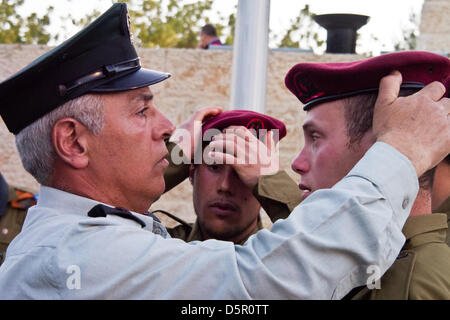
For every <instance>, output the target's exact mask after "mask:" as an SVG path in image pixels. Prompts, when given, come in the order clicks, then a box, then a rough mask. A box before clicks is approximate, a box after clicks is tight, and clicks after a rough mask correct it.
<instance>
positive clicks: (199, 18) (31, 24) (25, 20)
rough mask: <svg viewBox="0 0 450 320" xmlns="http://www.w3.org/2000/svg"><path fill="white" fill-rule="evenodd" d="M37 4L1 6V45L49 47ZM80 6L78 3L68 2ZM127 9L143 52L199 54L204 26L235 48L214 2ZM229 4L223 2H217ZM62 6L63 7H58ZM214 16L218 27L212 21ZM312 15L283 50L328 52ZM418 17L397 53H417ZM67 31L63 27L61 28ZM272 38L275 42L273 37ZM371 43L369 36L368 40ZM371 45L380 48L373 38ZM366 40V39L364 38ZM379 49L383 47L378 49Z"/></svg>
mask: <svg viewBox="0 0 450 320" xmlns="http://www.w3.org/2000/svg"><path fill="white" fill-rule="evenodd" d="M31 1H33V5H36V3H38V0H0V43H22V44H48V43H49V41H50V40H56V39H57V38H58V36H59V34H53V35H52V34H51V33H50V32H49V31H48V27H49V26H50V24H51V22H52V21H53V17H51V13H52V12H53V7H51V6H50V7H48V8H47V9H46V11H45V13H44V14H43V15H42V16H40V15H37V14H36V13H30V14H25V15H24V14H23V13H22V14H21V12H22V11H23V12H24V10H22V9H23V7H24V4H25V3H27V4H29V3H30V2H31ZM66 1H72V2H74V3H76V0H66ZM109 1H110V2H111V4H113V3H115V2H118V1H119V2H126V3H127V4H128V9H129V14H130V19H131V25H132V32H133V35H134V40H135V42H136V43H137V44H138V45H140V46H143V47H151V48H155V47H163V48H167V47H171V48H195V47H196V46H197V43H198V40H199V33H200V29H201V27H202V26H203V25H205V24H206V23H212V24H213V25H215V26H216V28H217V32H218V36H219V37H220V38H221V40H222V42H224V43H225V44H228V45H232V44H233V41H234V32H235V25H236V13H232V14H230V15H229V16H228V17H224V16H222V14H221V13H220V12H213V9H212V8H213V2H214V0H196V1H181V0H109ZM215 1H225V0H215ZM58 5H59V4H58ZM100 14H101V12H100V11H98V10H94V11H93V12H90V13H88V14H86V15H85V16H84V17H82V18H74V17H73V16H72V14H71V13H68V14H67V15H66V16H64V17H58V18H60V19H63V20H65V23H66V24H68V23H71V24H72V25H75V26H77V27H79V28H80V29H81V28H83V27H85V26H86V25H88V24H89V23H90V22H92V21H93V20H94V19H95V18H97V17H98V16H99V15H100ZM212 16H214V17H215V18H214V19H215V21H211V18H210V17H212ZM313 17H314V14H313V13H312V12H311V11H310V8H309V5H305V7H304V8H303V9H302V10H301V11H300V12H299V14H298V15H297V17H296V18H294V19H291V21H290V26H289V27H288V28H287V30H286V31H285V32H284V33H283V34H282V35H281V37H276V39H280V40H278V43H277V45H278V46H279V47H291V48H292V47H293V48H301V49H312V50H313V51H314V52H316V53H321V52H323V51H325V46H326V31H325V30H323V29H322V28H321V27H320V26H319V25H318V24H317V23H315V22H314V20H313ZM418 25H419V21H418V16H416V15H414V13H412V14H411V17H410V21H409V25H408V26H406V28H404V30H403V37H402V39H401V40H399V41H398V43H396V44H395V48H396V50H402V49H413V48H414V47H415V40H416V37H417V34H418ZM63 28H64V27H63ZM269 35H271V36H274V35H273V34H271V32H270V33H269ZM365 36H366V38H367V35H365ZM369 37H370V41H371V42H372V43H377V42H379V39H378V38H377V37H375V36H374V35H369ZM363 38H364V37H363ZM380 46H381V44H380Z"/></svg>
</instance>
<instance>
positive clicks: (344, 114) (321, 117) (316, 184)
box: [286, 52, 450, 300]
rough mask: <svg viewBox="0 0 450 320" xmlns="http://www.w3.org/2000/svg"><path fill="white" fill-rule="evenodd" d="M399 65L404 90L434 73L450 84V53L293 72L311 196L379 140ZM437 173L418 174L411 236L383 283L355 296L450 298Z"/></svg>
mask: <svg viewBox="0 0 450 320" xmlns="http://www.w3.org/2000/svg"><path fill="white" fill-rule="evenodd" d="M394 69H395V70H400V72H401V73H402V75H403V84H402V87H401V90H400V96H406V95H409V94H412V93H414V92H416V91H417V90H419V89H420V88H421V87H423V83H426V82H428V81H429V79H430V77H432V76H435V77H436V78H437V79H442V80H443V82H444V84H445V85H446V87H447V92H448V90H449V88H450V61H449V60H448V59H447V58H444V57H442V56H439V55H435V54H432V53H424V52H400V53H392V54H386V55H382V56H379V57H375V58H372V59H368V60H364V61H357V62H351V63H339V64H302V63H300V64H298V65H296V66H295V67H294V68H293V69H291V71H290V72H289V73H288V75H287V77H286V84H287V86H288V88H289V89H290V90H291V91H292V92H293V93H294V94H296V95H297V96H300V98H301V101H302V102H304V103H306V104H305V107H304V108H305V110H306V111H307V116H306V119H305V122H304V124H303V132H304V136H305V146H304V147H303V149H302V151H301V152H300V154H299V155H298V157H297V158H296V159H295V160H294V162H293V164H292V168H293V170H294V171H296V172H297V173H299V174H300V175H301V176H302V181H301V184H300V187H301V188H302V189H303V190H304V191H305V194H304V198H309V197H312V196H313V195H314V193H315V192H316V191H317V190H320V189H324V188H331V187H332V186H333V185H334V184H335V183H337V182H338V181H339V180H340V179H341V178H342V177H344V176H345V175H346V174H347V173H348V171H349V170H350V168H352V167H353V166H354V165H355V164H356V163H357V162H358V161H359V160H360V159H361V158H362V156H363V155H364V154H365V153H366V152H367V150H368V149H369V148H370V147H371V146H372V144H373V143H374V142H375V136H374V135H373V132H372V120H373V110H374V106H375V101H376V98H377V95H376V92H377V90H378V88H377V84H378V82H379V80H380V72H383V71H385V72H390V71H391V70H394ZM433 73H435V74H434V75H433ZM355 79H357V81H356V80H355ZM337 80H340V81H337ZM301 88H308V89H307V90H306V91H305V90H303V91H302V90H301ZM312 88H314V89H312ZM305 97H313V98H309V99H307V98H305ZM433 175H434V169H432V170H429V171H428V172H426V173H425V174H423V175H422V176H421V177H420V179H419V185H420V189H419V194H418V196H417V198H416V200H415V202H414V205H413V208H412V210H411V213H410V215H409V218H408V220H407V221H406V224H405V226H404V227H403V233H404V235H405V237H406V243H405V245H404V246H403V248H402V251H401V252H400V254H399V256H398V258H397V260H396V261H395V263H394V264H393V265H392V267H391V268H390V269H389V270H388V271H387V272H386V274H385V275H384V276H383V277H382V278H381V284H380V285H379V286H378V287H377V288H376V289H373V287H372V289H373V290H369V289H368V287H364V288H363V289H362V290H359V289H355V291H354V292H353V293H352V294H354V293H355V292H356V291H357V294H356V295H355V296H354V298H355V299H445V300H447V299H450V248H449V247H448V246H447V244H446V243H445V238H446V232H447V228H448V226H447V217H446V215H445V214H431V212H432V211H431V192H432V185H433ZM349 232H351V230H349ZM370 272H374V271H373V270H372V271H370ZM380 275H381V274H380ZM368 285H369V286H370V285H372V283H369V284H368Z"/></svg>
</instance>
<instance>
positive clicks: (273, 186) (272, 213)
mask: <svg viewBox="0 0 450 320" xmlns="http://www.w3.org/2000/svg"><path fill="white" fill-rule="evenodd" d="M253 195H254V196H255V198H256V199H257V200H258V202H259V203H260V204H261V206H262V207H263V209H264V210H265V211H266V213H267V215H268V216H269V218H270V220H271V221H272V222H275V221H277V220H278V219H286V218H287V217H288V216H289V214H290V213H291V212H292V210H294V208H295V207H296V206H297V205H298V204H299V203H300V202H301V196H302V192H301V191H300V190H299V188H298V186H297V184H296V183H295V182H294V180H292V179H291V178H290V177H289V175H288V174H287V173H286V172H285V171H279V172H277V173H276V174H274V175H267V176H261V177H260V178H259V179H258V184H257V185H256V186H255V187H254V188H253Z"/></svg>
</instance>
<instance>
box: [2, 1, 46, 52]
mask: <svg viewBox="0 0 450 320" xmlns="http://www.w3.org/2000/svg"><path fill="white" fill-rule="evenodd" d="M24 2H25V0H1V2H0V43H7V44H11V43H22V44H47V43H48V42H49V40H50V39H51V37H52V36H51V35H50V33H49V32H48V31H47V28H46V27H47V26H49V25H50V14H51V12H52V11H53V7H51V6H50V7H48V8H47V11H46V13H45V14H44V15H43V16H42V17H39V16H38V15H37V14H36V13H31V14H30V15H28V16H22V15H20V14H19V13H18V10H19V9H20V8H21V7H22V6H23V4H24Z"/></svg>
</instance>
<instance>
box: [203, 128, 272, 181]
mask: <svg viewBox="0 0 450 320" xmlns="http://www.w3.org/2000/svg"><path fill="white" fill-rule="evenodd" d="M260 132H261V131H260ZM263 133H265V134H263V135H262V137H261V138H262V140H260V139H258V138H257V137H256V136H255V135H254V134H253V133H252V131H250V130H248V129H247V128H245V127H242V126H230V127H228V128H227V129H226V130H225V132H224V133H222V134H219V135H216V136H214V138H213V141H212V142H211V143H210V144H209V145H208V147H207V150H206V152H205V153H204V154H205V155H206V157H207V159H205V161H214V163H219V164H228V165H231V166H233V168H234V170H235V171H236V173H237V174H238V175H239V178H240V179H241V180H242V181H243V182H244V184H245V185H246V186H248V187H249V188H252V187H254V186H255V185H256V184H257V182H258V178H259V177H260V176H261V175H271V174H275V173H276V172H277V171H278V170H279V152H278V146H277V143H276V141H275V139H274V133H273V131H271V130H269V131H266V130H264V131H263ZM208 157H209V159H208Z"/></svg>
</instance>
